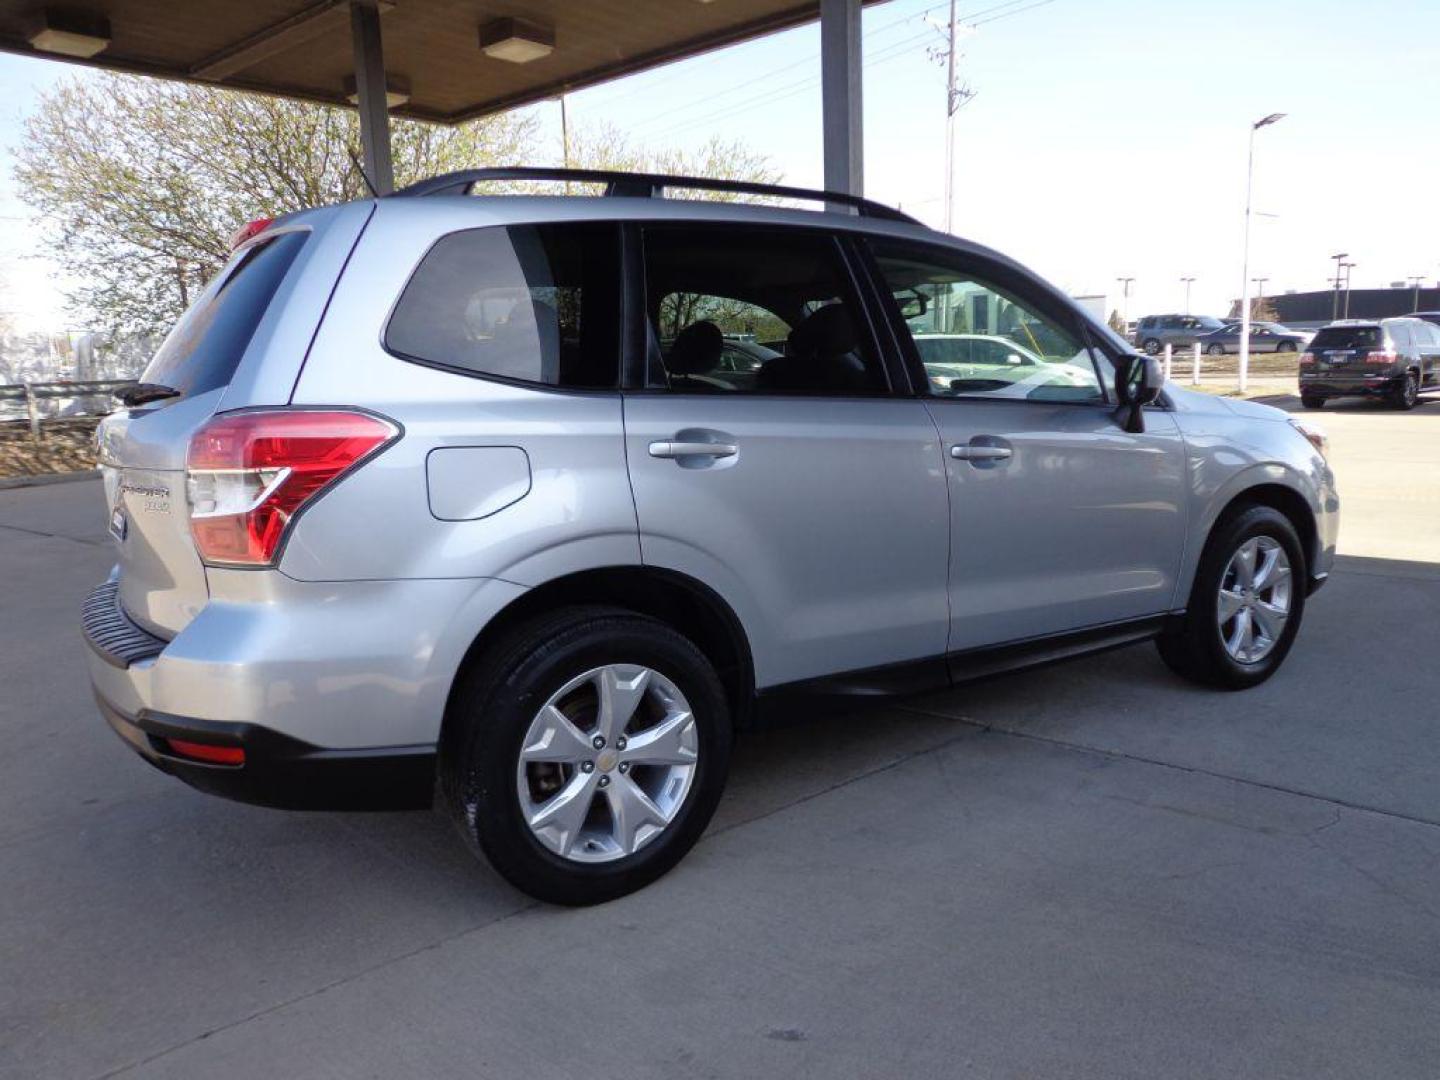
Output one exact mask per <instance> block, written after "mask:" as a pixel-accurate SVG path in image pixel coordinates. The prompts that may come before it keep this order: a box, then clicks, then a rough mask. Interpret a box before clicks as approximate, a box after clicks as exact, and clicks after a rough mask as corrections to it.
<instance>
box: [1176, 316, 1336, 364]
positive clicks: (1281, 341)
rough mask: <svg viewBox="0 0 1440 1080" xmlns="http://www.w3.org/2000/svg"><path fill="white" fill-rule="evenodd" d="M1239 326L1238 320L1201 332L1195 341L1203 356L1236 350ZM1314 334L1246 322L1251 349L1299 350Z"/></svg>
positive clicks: (1285, 327) (1270, 324) (1280, 351)
mask: <svg viewBox="0 0 1440 1080" xmlns="http://www.w3.org/2000/svg"><path fill="white" fill-rule="evenodd" d="M1240 329H1241V324H1240V323H1238V322H1232V323H1226V324H1225V325H1224V326H1223V327H1221V328H1220V329H1219V330H1214V331H1211V332H1210V333H1208V334H1204V335H1202V336H1201V337H1199V338H1197V339H1196V340H1197V341H1198V342H1199V343H1200V347H1201V348H1202V349H1204V350H1205V354H1206V355H1207V356H1223V355H1224V354H1225V353H1238V352H1239V351H1240ZM1314 336H1315V335H1314V334H1312V333H1308V332H1306V331H1304V330H1291V329H1290V328H1289V327H1288V326H1281V325H1280V324H1279V323H1273V322H1252V323H1251V324H1250V351H1251V352H1257V353H1260V352H1276V353H1286V352H1289V353H1293V352H1299V351H1300V350H1301V349H1304V348H1305V347H1306V346H1307V345H1309V344H1310V339H1311V338H1313V337H1314Z"/></svg>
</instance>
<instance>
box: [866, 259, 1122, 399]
mask: <svg viewBox="0 0 1440 1080" xmlns="http://www.w3.org/2000/svg"><path fill="white" fill-rule="evenodd" d="M860 239H862V240H863V241H864V242H863V243H862V244H861V245H860V247H861V250H862V252H863V256H864V258H865V260H866V263H867V266H868V267H869V272H870V276H871V279H872V282H873V286H872V287H873V288H874V290H875V292H876V293H877V300H878V302H879V303H880V304H881V305H882V306H883V308H884V311H885V316H886V321H887V322H888V323H889V325H890V332H891V335H892V336H893V337H894V338H895V339H896V342H897V346H898V348H899V355H901V356H902V357H903V358H904V360H905V366H906V370H907V374H908V375H909V378H910V380H911V381H912V383H916V384H917V385H916V389H915V395H916V396H917V397H920V398H923V399H924V400H925V401H991V402H997V403H998V402H1009V403H1011V404H1019V405H1042V406H1051V405H1063V406H1066V407H1069V408H1076V407H1078V408H1088V409H1094V408H1103V409H1107V410H1108V409H1113V408H1114V407H1115V404H1116V402H1115V396H1114V387H1113V385H1111V384H1110V383H1109V382H1107V381H1106V379H1105V377H1104V375H1103V374H1102V372H1101V369H1100V365H1099V364H1097V363H1096V362H1095V359H1094V355H1093V354H1095V353H1099V354H1100V355H1101V356H1103V357H1104V358H1105V359H1106V360H1107V361H1109V363H1110V366H1111V369H1112V373H1113V369H1114V367H1115V364H1116V361H1117V360H1118V357H1117V356H1115V355H1114V354H1113V352H1112V350H1110V349H1108V348H1106V347H1105V345H1104V339H1103V338H1101V337H1100V336H1099V335H1098V334H1096V333H1094V332H1093V331H1092V330H1091V327H1090V325H1089V320H1088V319H1087V318H1086V317H1085V315H1084V314H1083V313H1082V312H1080V311H1078V310H1076V309H1074V308H1072V307H1071V306H1070V305H1068V304H1065V303H1063V302H1061V301H1060V300H1058V299H1057V297H1056V295H1055V294H1054V293H1053V292H1051V291H1050V290H1048V289H1047V288H1045V286H1044V285H1043V284H1041V283H1040V282H1038V281H1037V280H1036V279H1034V278H1031V277H1029V276H1027V275H1025V274H1023V273H1021V272H1019V271H1016V270H1013V269H1011V268H1010V267H1007V266H1005V265H1003V264H1001V263H999V262H997V261H995V260H993V259H989V258H986V257H985V256H984V255H980V254H977V253H975V252H971V251H967V250H965V249H963V248H956V247H951V246H949V245H947V244H941V243H936V242H934V241H931V240H917V239H914V238H911V237H894V236H884V235H881V236H879V237H878V239H879V240H880V241H881V242H882V243H884V242H888V243H896V244H905V245H910V246H913V247H914V248H915V249H916V250H917V251H923V252H935V253H937V254H936V258H943V259H948V260H955V261H957V263H958V265H957V266H956V268H957V269H958V270H960V271H961V272H963V273H971V272H972V271H971V269H970V267H971V266H974V267H976V268H978V270H977V271H976V272H975V276H976V277H977V278H979V279H980V280H982V281H985V282H989V283H993V284H994V285H996V286H999V287H1000V288H1003V289H1005V290H1006V291H1007V292H1010V293H1011V294H1012V295H1014V296H1016V297H1017V298H1019V299H1020V300H1022V301H1024V302H1025V303H1026V304H1030V305H1032V306H1033V308H1034V309H1035V310H1036V313H1037V314H1039V315H1043V316H1045V317H1046V318H1050V319H1054V320H1055V321H1056V322H1057V323H1058V324H1059V325H1060V327H1061V329H1065V330H1068V331H1069V332H1071V333H1073V334H1074V335H1075V336H1076V337H1077V338H1078V339H1079V340H1080V343H1081V345H1083V346H1084V347H1085V348H1086V349H1088V350H1089V351H1090V353H1091V354H1092V357H1091V361H1090V362H1091V365H1092V366H1093V367H1094V368H1095V379H1096V381H1097V382H1098V383H1099V384H1100V394H1101V397H1100V398H1099V399H1098V400H1095V401H1031V400H1030V399H1029V398H1014V397H999V396H995V397H991V396H987V395H985V394H966V395H956V396H949V395H944V394H935V393H932V392H931V391H930V386H929V376H928V375H926V374H925V364H924V362H923V361H922V360H921V359H920V351H919V350H918V349H917V348H916V347H915V340H914V338H913V336H912V335H911V333H910V328H909V327H908V326H906V325H905V320H904V318H903V317H902V316H901V314H900V308H899V306H898V305H897V304H896V303H895V297H894V294H893V293H892V292H891V291H890V289H889V286H888V285H887V283H886V281H885V275H884V272H883V271H882V270H881V269H880V262H879V259H878V258H877V256H876V254H875V251H874V244H873V242H874V241H875V240H876V239H877V237H876V236H874V235H871V234H866V235H864V236H862V237H860Z"/></svg>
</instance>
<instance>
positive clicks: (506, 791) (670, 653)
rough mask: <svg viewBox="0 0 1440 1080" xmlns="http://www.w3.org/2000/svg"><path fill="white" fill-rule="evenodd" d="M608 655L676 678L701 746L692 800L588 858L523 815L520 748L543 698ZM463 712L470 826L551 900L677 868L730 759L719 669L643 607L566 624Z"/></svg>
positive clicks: (485, 846)
mask: <svg viewBox="0 0 1440 1080" xmlns="http://www.w3.org/2000/svg"><path fill="white" fill-rule="evenodd" d="M606 664H642V665H644V666H645V667H648V668H651V669H653V670H655V671H657V672H659V673H660V674H662V675H664V676H665V677H666V678H667V679H669V680H670V681H671V682H673V683H674V684H675V685H676V686H677V687H678V688H679V689H680V692H681V693H682V694H684V695H685V698H686V700H687V701H688V702H689V704H690V707H691V711H692V713H693V714H694V716H695V721H696V727H697V735H698V739H699V754H698V756H697V760H696V764H695V775H694V776H693V777H692V778H691V783H690V790H689V792H688V794H687V795H686V799H685V803H684V805H683V806H682V807H681V808H680V811H679V813H678V814H677V815H676V817H675V818H674V820H672V821H671V823H670V824H669V825H668V826H667V827H666V829H665V831H664V832H663V833H661V834H660V835H659V836H657V837H656V838H655V839H653V840H652V841H650V842H649V843H648V844H646V845H645V846H644V847H643V848H641V849H640V850H639V851H637V852H636V853H635V854H633V855H629V856H626V857H624V858H622V859H617V860H615V861H613V862H604V863H582V862H576V861H573V860H569V859H565V858H563V857H561V856H559V855H557V854H555V853H554V852H553V851H551V850H549V849H548V848H546V847H545V846H544V844H542V843H541V842H540V840H539V839H538V838H536V836H535V835H534V833H533V832H531V830H530V828H529V826H528V825H526V823H525V822H524V820H523V818H522V815H521V809H520V803H519V797H518V787H517V777H516V770H517V765H518V762H519V754H520V747H521V744H522V742H523V740H524V737H525V733H526V732H527V731H528V729H529V727H530V724H531V722H532V721H533V720H534V718H535V715H536V713H537V712H538V711H539V709H540V707H541V706H542V705H543V704H544V703H545V702H546V701H547V700H548V699H549V697H550V695H551V694H553V693H554V692H555V691H557V690H558V689H560V687H562V686H563V685H564V684H565V683H567V682H569V681H570V680H571V679H573V678H574V677H575V676H577V675H580V674H582V673H583V672H586V671H589V670H591V669H592V668H597V667H602V666H604V665H606ZM497 675H498V677H497V678H496V679H495V680H494V681H493V682H492V685H491V686H490V687H489V688H487V689H486V691H485V692H484V693H483V700H481V701H475V702H474V704H473V705H472V706H471V707H472V708H473V707H476V706H478V710H477V713H476V714H474V715H471V716H469V717H466V718H464V722H467V724H468V727H469V736H470V737H469V738H466V739H465V740H463V742H462V749H461V750H460V753H461V755H462V757H461V760H460V761H459V762H457V768H458V771H459V773H460V776H459V777H458V779H459V782H460V785H461V788H462V790H463V792H464V802H465V806H466V807H467V810H469V808H471V807H473V810H469V812H468V813H467V817H468V821H467V822H466V823H463V824H462V827H464V826H465V825H468V827H470V828H471V829H472V830H473V838H474V840H475V842H476V843H477V844H478V845H479V847H480V849H481V851H483V852H484V854H485V856H486V857H487V858H488V859H489V860H490V862H491V863H492V865H494V866H495V867H496V869H498V870H499V871H500V873H501V874H502V875H503V876H504V877H506V878H507V879H508V880H509V881H510V882H511V883H512V884H515V885H516V886H517V887H519V888H521V889H522V890H524V891H525V892H528V893H530V894H531V895H533V896H536V897H538V898H540V899H543V900H548V901H550V902H552V903H560V904H590V903H598V902H600V901H603V900H608V899H612V898H614V897H616V896H621V895H623V894H625V893H628V892H632V891H634V890H635V889H639V888H641V887H643V886H644V885H646V884H648V883H649V882H651V881H653V880H655V879H656V878H658V877H660V876H661V875H662V874H664V873H665V872H666V871H667V870H669V869H670V868H671V867H672V866H674V865H675V863H676V862H678V861H679V860H680V858H681V857H683V856H684V854H685V853H686V852H687V851H688V850H689V849H690V848H691V847H693V846H694V844H695V842H696V841H697V840H698V839H699V838H700V834H701V833H702V832H703V831H704V829H705V826H706V825H707V824H708V823H709V820H710V817H711V815H712V814H713V813H714V810H715V806H716V804H717V803H718V802H719V798H720V793H721V791H722V790H723V788H724V784H725V777H726V773H727V771H728V766H729V757H730V743H731V723H730V716H729V707H728V705H727V702H726V699H725V693H724V690H723V688H722V687H721V685H720V682H719V679H718V678H717V677H716V675H715V673H714V671H713V669H712V668H711V667H710V665H709V663H708V662H707V661H706V659H705V657H704V656H703V654H701V653H700V652H699V650H698V649H696V648H695V647H694V646H693V645H692V644H690V642H689V641H687V640H686V639H685V638H683V637H681V636H680V635H678V634H676V633H674V632H673V631H671V630H670V629H669V628H668V627H665V626H664V625H662V624H660V623H657V622H654V621H653V620H650V619H646V618H643V617H639V616H633V617H632V616H625V615H614V616H606V617H604V618H602V619H599V620H591V621H588V622H585V623H581V624H579V625H576V626H572V627H570V628H568V629H563V630H561V631H560V632H559V633H557V634H556V635H555V637H554V638H553V639H552V640H550V641H547V642H545V643H544V644H543V645H542V646H540V647H538V648H536V649H535V650H534V651H533V652H531V653H529V654H528V655H521V656H519V657H517V658H516V660H515V661H514V662H513V664H512V665H511V666H510V668H509V670H506V671H502V672H499V673H497Z"/></svg>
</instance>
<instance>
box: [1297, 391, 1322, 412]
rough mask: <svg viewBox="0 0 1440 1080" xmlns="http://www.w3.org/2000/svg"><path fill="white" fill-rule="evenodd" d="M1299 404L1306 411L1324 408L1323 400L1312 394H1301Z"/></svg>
mask: <svg viewBox="0 0 1440 1080" xmlns="http://www.w3.org/2000/svg"><path fill="white" fill-rule="evenodd" d="M1300 404H1301V405H1303V406H1304V407H1305V408H1307V409H1323V408H1324V407H1325V399H1324V398H1323V397H1317V396H1315V395H1313V394H1301V395H1300Z"/></svg>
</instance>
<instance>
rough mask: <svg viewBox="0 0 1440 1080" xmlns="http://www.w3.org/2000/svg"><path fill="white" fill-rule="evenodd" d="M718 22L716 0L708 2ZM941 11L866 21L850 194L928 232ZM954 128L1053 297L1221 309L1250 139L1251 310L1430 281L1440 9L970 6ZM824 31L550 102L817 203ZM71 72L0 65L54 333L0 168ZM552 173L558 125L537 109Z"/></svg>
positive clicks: (981, 2)
mask: <svg viewBox="0 0 1440 1080" xmlns="http://www.w3.org/2000/svg"><path fill="white" fill-rule="evenodd" d="M722 2H723V0H722ZM947 7H948V5H947V4H938V3H937V2H936V0H892V2H890V3H885V4H880V5H877V6H875V7H872V8H869V9H867V11H866V13H865V17H864V28H865V40H864V49H865V56H866V68H865V125H866V139H865V164H866V186H867V192H866V193H867V194H868V195H871V196H872V197H875V198H879V199H881V200H883V201H885V202H889V203H892V204H896V203H898V204H900V205H902V206H903V207H904V209H906V210H907V211H908V212H910V213H912V214H915V215H916V216H918V217H920V218H922V219H923V220H925V221H927V222H929V223H931V224H935V225H938V224H939V223H940V222H941V221H942V219H943V205H942V198H941V194H942V192H943V188H944V176H943V165H944V142H945V140H944V115H945V113H944V104H945V98H944V95H945V89H944V87H945V82H944V79H945V76H944V68H943V66H942V64H940V63H939V62H936V61H934V60H932V59H931V58H930V57H929V56H928V55H927V51H928V50H930V49H933V48H935V47H937V46H940V45H942V44H943V39H942V35H941V28H942V27H943V24H944V20H945V17H946V11H947ZM958 11H959V13H960V15H961V16H962V19H961V21H962V22H963V23H965V24H967V25H970V24H973V29H972V30H969V31H968V32H967V33H966V34H965V36H964V38H963V53H964V55H963V59H962V60H961V65H960V66H961V71H962V73H963V75H964V81H965V82H966V83H968V85H969V86H970V88H971V89H973V90H974V91H975V96H974V98H973V99H972V100H971V101H970V102H969V104H967V105H966V106H965V107H964V108H963V109H962V110H961V111H960V113H959V114H958V116H957V118H956V124H957V127H956V177H955V193H956V207H955V217H954V221H955V231H956V232H957V233H959V234H961V235H964V236H968V237H970V238H972V239H975V240H979V241H981V242H983V243H986V244H989V245H991V246H993V247H996V248H999V249H1000V250H1002V251H1005V252H1007V253H1008V254H1011V255H1013V256H1015V257H1017V258H1019V259H1021V260H1022V261H1024V262H1026V263H1028V264H1029V265H1030V266H1031V267H1032V268H1034V269H1035V270H1037V271H1039V272H1040V273H1041V274H1043V275H1045V276H1046V277H1048V278H1050V279H1051V280H1052V281H1054V282H1056V283H1057V284H1058V285H1060V286H1061V287H1063V288H1065V289H1067V290H1069V291H1070V292H1072V293H1077V294H1078V293H1107V294H1109V295H1110V297H1111V304H1110V306H1112V307H1114V306H1117V305H1118V303H1119V299H1118V286H1117V285H1116V283H1115V279H1116V278H1117V277H1120V276H1130V277H1134V278H1135V279H1136V282H1135V284H1134V286H1133V293H1132V296H1131V300H1130V305H1129V314H1130V315H1131V317H1135V316H1138V315H1141V314H1145V313H1147V312H1161V311H1172V310H1180V308H1181V307H1182V306H1183V303H1184V287H1183V286H1182V285H1181V284H1180V281H1179V279H1180V278H1181V277H1182V276H1186V275H1193V276H1194V277H1195V278H1196V279H1197V280H1196V282H1195V285H1194V292H1193V300H1192V310H1194V311H1200V312H1207V311H1208V312H1214V313H1218V314H1223V309H1224V307H1225V306H1227V304H1228V301H1229V300H1230V298H1232V297H1234V296H1237V295H1238V294H1239V290H1240V279H1241V241H1242V227H1243V209H1244V195H1245V153H1246V140H1247V136H1248V134H1249V128H1250V124H1251V122H1252V121H1254V120H1256V119H1258V118H1260V117H1262V116H1264V115H1266V114H1268V113H1272V112H1284V113H1287V114H1288V115H1287V117H1286V119H1284V120H1282V121H1281V122H1280V123H1278V124H1276V125H1274V126H1272V127H1268V128H1265V129H1263V130H1262V131H1260V132H1259V134H1258V136H1257V138H1256V165H1255V196H1254V204H1255V209H1256V211H1257V217H1256V218H1255V223H1254V231H1253V237H1252V250H1251V276H1264V277H1268V278H1269V281H1268V282H1267V283H1266V285H1265V291H1266V292H1267V293H1273V292H1280V291H1284V290H1285V289H1315V288H1324V287H1326V277H1327V274H1328V273H1329V272H1330V271H1331V269H1332V266H1333V264H1332V263H1331V262H1330V261H1329V256H1330V255H1332V254H1334V253H1335V252H1337V251H1347V252H1349V253H1350V255H1351V258H1352V260H1353V261H1354V262H1356V263H1357V266H1356V268H1355V270H1354V284H1355V286H1356V287H1361V286H1384V285H1388V284H1389V283H1390V282H1392V281H1398V280H1402V279H1404V278H1406V277H1407V276H1408V275H1411V274H1423V275H1425V277H1426V283H1427V284H1433V283H1434V282H1435V281H1436V279H1437V277H1440V0H1370V2H1368V3H1365V4H1357V3H1354V2H1340V0H1333V2H1332V0H1250V2H1245V0H1149V2H1145V0H1014V2H1012V3H1009V4H1003V3H1000V2H999V0H970V2H969V3H965V2H961V3H959V4H958ZM818 47H819V32H818V29H817V28H816V27H814V26H810V27H805V28H801V29H799V30H794V31H790V32H787V33H784V34H778V35H774V36H772V37H769V38H765V39H762V40H760V41H756V42H752V43H750V44H748V45H743V46H738V47H736V48H732V49H728V50H724V51H721V52H716V53H711V54H709V55H707V56H703V57H698V58H696V59H694V60H690V61H686V62H683V63H680V64H674V65H671V66H668V67H665V68H661V69H658V70H655V71H652V72H649V73H645V74H641V75H636V76H632V77H630V78H628V79H624V80H620V81H617V82H614V83H610V84H607V85H605V86H601V87H596V88H594V89H592V90H587V91H583V92H581V93H578V94H574V95H571V96H570V98H569V99H568V107H569V110H570V119H571V123H572V124H576V125H579V126H584V125H585V124H587V123H595V122H601V121H605V122H609V123H611V124H614V125H615V126H617V127H618V128H620V129H621V130H622V131H623V132H625V133H626V134H628V135H629V136H630V137H631V138H632V139H634V140H635V141H636V142H638V143H647V144H650V145H653V146H656V147H661V146H673V145H680V146H692V145H698V144H699V143H702V142H704V141H705V140H706V139H708V138H709V137H710V136H711V135H720V136H722V137H725V138H738V139H743V140H745V141H746V142H747V143H749V144H750V145H751V146H752V147H753V148H755V149H757V150H759V151H761V152H763V153H765V154H767V155H769V156H770V158H771V159H772V160H773V161H774V162H775V164H776V165H777V166H778V167H779V168H780V169H781V170H782V171H783V172H784V174H785V178H786V180H787V181H788V182H791V183H797V184H803V185H818V184H819V182H820V179H821V159H820V123H819V111H820V90H819V55H818ZM75 70H76V69H73V68H68V67H65V66H63V65H60V64H54V63H46V62H41V61H33V60H24V59H19V58H14V57H0V274H3V275H4V277H5V278H6V279H7V280H8V283H9V288H8V293H7V295H4V296H0V309H14V308H16V307H19V308H22V309H23V310H25V311H28V312H32V313H39V314H42V315H44V316H45V317H46V318H47V321H49V320H51V319H53V320H54V323H53V324H54V325H64V315H63V312H61V311H60V310H58V307H57V305H56V301H55V300H54V299H53V298H52V294H53V291H54V290H53V286H52V284H51V282H50V280H49V277H48V270H49V268H48V267H47V266H45V264H44V263H43V262H37V261H35V260H34V259H33V252H34V248H35V237H36V231H35V229H34V227H33V226H32V225H31V224H30V223H28V222H27V221H26V220H25V219H26V216H27V212H26V210H25V208H24V206H23V204H20V203H18V202H17V201H16V200H15V199H14V198H13V182H12V180H11V176H10V169H11V166H12V164H13V155H12V153H11V148H12V147H13V146H14V145H15V144H16V143H17V142H18V140H19V138H20V136H21V132H20V126H19V125H20V120H21V118H22V117H24V116H25V115H26V114H27V113H28V112H29V111H30V110H32V109H33V107H34V104H35V99H36V95H37V93H38V92H39V91H40V90H41V89H43V88H44V87H45V86H47V85H49V84H51V83H52V82H53V81H54V80H55V79H57V78H59V77H61V76H62V75H67V76H68V75H71V74H73V73H74V72H75ZM534 112H535V114H536V115H537V116H538V117H540V118H541V120H542V132H543V136H544V139H545V143H546V145H544V146H541V147H537V149H536V154H535V159H536V160H555V159H556V158H558V156H559V154H558V150H559V126H558V110H557V108H556V107H555V106H553V105H541V106H536V107H535V108H534Z"/></svg>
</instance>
